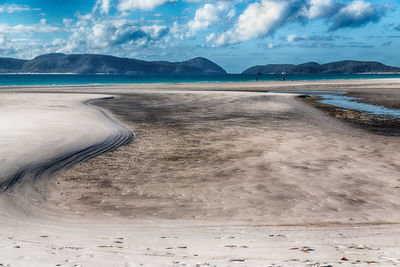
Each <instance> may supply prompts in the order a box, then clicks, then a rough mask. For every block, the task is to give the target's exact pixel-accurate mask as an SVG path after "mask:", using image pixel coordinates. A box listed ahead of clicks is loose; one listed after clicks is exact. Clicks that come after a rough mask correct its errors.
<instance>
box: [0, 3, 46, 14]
mask: <svg viewBox="0 0 400 267" xmlns="http://www.w3.org/2000/svg"><path fill="white" fill-rule="evenodd" d="M31 10H40V8H31V7H29V6H26V5H15V4H4V5H0V13H9V14H11V13H14V12H23V11H31Z"/></svg>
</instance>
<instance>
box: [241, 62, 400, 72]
mask: <svg viewBox="0 0 400 267" xmlns="http://www.w3.org/2000/svg"><path fill="white" fill-rule="evenodd" d="M399 72H400V68H398V67H392V66H387V65H384V64H382V63H379V62H374V61H355V60H345V61H337V62H331V63H326V64H322V65H321V64H318V63H316V62H308V63H304V64H299V65H293V64H269V65H265V66H255V67H251V68H248V69H247V70H245V71H244V72H243V73H242V74H281V73H287V74H321V73H338V74H355V73H399Z"/></svg>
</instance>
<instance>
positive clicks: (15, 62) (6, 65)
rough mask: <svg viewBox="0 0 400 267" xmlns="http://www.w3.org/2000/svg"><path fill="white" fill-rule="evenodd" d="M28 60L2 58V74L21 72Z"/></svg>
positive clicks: (0, 68) (0, 62) (0, 63)
mask: <svg viewBox="0 0 400 267" xmlns="http://www.w3.org/2000/svg"><path fill="white" fill-rule="evenodd" d="M25 62H26V60H22V59H15V58H0V73H5V72H17V71H19V70H20V69H21V68H22V66H23V65H24V63H25Z"/></svg>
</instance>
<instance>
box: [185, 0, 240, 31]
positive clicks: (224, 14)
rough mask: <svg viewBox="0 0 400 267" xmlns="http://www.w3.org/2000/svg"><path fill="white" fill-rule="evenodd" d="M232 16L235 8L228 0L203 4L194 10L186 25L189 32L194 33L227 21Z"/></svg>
mask: <svg viewBox="0 0 400 267" xmlns="http://www.w3.org/2000/svg"><path fill="white" fill-rule="evenodd" d="M234 16H235V9H234V7H233V5H232V4H231V3H229V2H226V1H223V2H217V3H215V4H205V5H204V6H202V7H200V8H199V9H198V10H197V11H196V14H195V17H194V19H193V20H191V21H189V22H188V24H187V26H188V27H189V30H190V32H191V33H195V32H197V31H199V30H202V29H205V28H208V27H210V26H213V25H214V24H218V23H222V22H226V21H229V20H230V19H232V18H233V17H234Z"/></svg>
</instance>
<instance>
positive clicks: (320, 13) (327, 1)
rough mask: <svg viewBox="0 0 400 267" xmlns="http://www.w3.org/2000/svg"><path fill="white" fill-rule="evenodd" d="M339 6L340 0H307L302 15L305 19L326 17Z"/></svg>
mask: <svg viewBox="0 0 400 267" xmlns="http://www.w3.org/2000/svg"><path fill="white" fill-rule="evenodd" d="M341 6H342V4H341V3H340V2H338V1H334V0H309V1H308V3H306V4H305V6H304V8H303V10H302V13H303V14H302V15H303V16H304V17H305V18H307V19H317V18H322V17H327V16H329V15H332V14H333V13H335V12H337V10H338V9H339V8H340V7H341Z"/></svg>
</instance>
